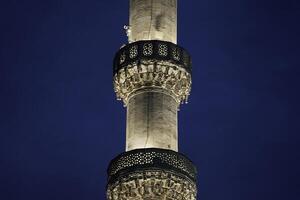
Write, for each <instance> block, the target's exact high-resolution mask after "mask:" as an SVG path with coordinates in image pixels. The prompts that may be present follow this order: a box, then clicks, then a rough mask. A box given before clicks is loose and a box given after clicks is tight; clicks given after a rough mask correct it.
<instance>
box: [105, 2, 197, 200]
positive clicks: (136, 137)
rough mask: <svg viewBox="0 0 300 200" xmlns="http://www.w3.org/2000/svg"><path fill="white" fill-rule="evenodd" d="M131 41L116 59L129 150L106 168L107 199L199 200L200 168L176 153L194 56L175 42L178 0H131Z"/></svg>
mask: <svg viewBox="0 0 300 200" xmlns="http://www.w3.org/2000/svg"><path fill="white" fill-rule="evenodd" d="M126 29H127V35H128V40H129V43H128V44H127V45H125V46H123V47H122V48H121V49H120V50H119V51H118V52H117V53H116V56H115V59H114V68H113V75H114V78H113V79H114V89H115V92H116V95H117V98H118V99H119V100H122V101H123V102H124V105H125V106H126V107H127V128H126V152H124V153H122V154H121V155H119V156H118V157H116V158H115V159H113V160H112V161H111V163H110V165H109V168H108V185H107V198H108V199H109V200H123V199H124V200H125V199H126V200H127V199H129V200H144V199H147V200H168V199H170V200H171V199H182V200H194V199H196V193H197V189H196V168H195V167H194V165H193V164H192V162H191V161H190V160H189V159H188V158H187V157H185V156H184V155H182V154H180V153H178V152H177V151H178V133H177V112H178V108H179V105H180V104H181V103H184V102H186V101H187V98H188V96H189V93H190V90H191V58H190V56H189V54H188V52H187V51H186V50H185V49H183V48H182V47H180V46H178V45H177V44H176V43H177V0H130V18H129V26H126Z"/></svg>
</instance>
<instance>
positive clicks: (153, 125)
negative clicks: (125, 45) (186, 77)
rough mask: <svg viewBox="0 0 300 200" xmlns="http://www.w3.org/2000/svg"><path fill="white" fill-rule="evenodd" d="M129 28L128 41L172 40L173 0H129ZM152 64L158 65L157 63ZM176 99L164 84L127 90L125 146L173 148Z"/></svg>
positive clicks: (174, 25)
mask: <svg viewBox="0 0 300 200" xmlns="http://www.w3.org/2000/svg"><path fill="white" fill-rule="evenodd" d="M129 28H130V29H129V32H128V40H129V42H136V41H141V40H161V41H168V42H172V43H175V44H176V43H177V2H176V0H168V1H162V0H130V18H129ZM144 64H145V66H142V67H144V68H145V69H146V68H153V67H154V65H153V64H154V63H151V64H148V65H147V64H146V63H144ZM156 67H157V68H161V66H159V64H157V65H156ZM146 70H147V69H146ZM150 73H151V72H150ZM148 74H149V72H148ZM151 81H152V80H151ZM178 103H179V102H178V99H176V97H174V95H172V93H170V91H168V89H166V88H163V89H157V88H154V87H152V88H147V89H140V90H139V91H137V92H134V93H133V94H130V97H129V98H128V103H127V129H126V150H127V151H129V150H133V149H139V148H150V147H153V148H162V149H171V150H174V151H177V150H178V141H177V138H178V137H177V110H178Z"/></svg>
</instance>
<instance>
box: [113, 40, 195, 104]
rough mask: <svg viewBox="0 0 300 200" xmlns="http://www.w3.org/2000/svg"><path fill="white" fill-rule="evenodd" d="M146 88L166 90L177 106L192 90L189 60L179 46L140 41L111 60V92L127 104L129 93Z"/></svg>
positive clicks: (161, 42) (185, 99) (129, 45)
mask: <svg viewBox="0 0 300 200" xmlns="http://www.w3.org/2000/svg"><path fill="white" fill-rule="evenodd" d="M145 87H148V88H149V87H150V88H151V87H153V88H162V89H165V90H168V91H169V92H170V93H171V94H172V95H173V96H174V98H175V99H176V101H177V102H178V103H183V102H187V100H188V96H189V94H190V90H191V59H190V56H189V54H188V53H187V52H186V51H185V50H184V49H183V48H181V47H179V46H177V45H175V44H173V43H170V42H165V41H156V40H153V41H139V42H134V43H131V44H128V45H126V46H125V47H123V48H121V49H120V50H119V52H118V53H117V54H116V56H115V59H114V89H115V92H116V95H117V98H118V99H119V100H123V101H124V104H125V105H127V102H128V97H129V96H130V94H131V93H133V92H135V91H137V90H139V89H141V88H145Z"/></svg>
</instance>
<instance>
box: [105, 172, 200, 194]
mask: <svg viewBox="0 0 300 200" xmlns="http://www.w3.org/2000/svg"><path fill="white" fill-rule="evenodd" d="M196 193H197V188H196V185H195V183H194V182H193V181H190V180H189V179H188V178H185V177H184V176H182V177H181V176H180V175H179V174H177V173H176V174H174V173H172V172H169V171H165V170H148V171H135V172H133V173H131V174H128V175H125V176H123V177H120V178H119V180H117V181H116V182H115V183H113V184H109V185H108V187H107V199H108V200H145V199H147V200H195V199H196Z"/></svg>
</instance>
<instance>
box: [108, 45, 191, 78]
mask: <svg viewBox="0 0 300 200" xmlns="http://www.w3.org/2000/svg"><path fill="white" fill-rule="evenodd" d="M143 60H156V61H167V62H169V63H172V64H174V65H177V66H179V67H181V68H183V69H185V70H186V71H187V72H189V73H191V71H192V68H191V66H192V63H191V57H190V55H189V54H188V52H187V51H186V50H185V49H183V48H182V47H180V46H178V45H176V44H173V43H171V42H166V41H159V40H142V41H138V42H133V43H130V44H128V45H126V46H124V47H122V48H121V49H120V50H119V51H118V52H117V53H116V55H115V58H114V67H113V74H114V75H115V74H116V73H117V72H118V71H119V70H120V69H122V68H124V67H127V66H129V65H132V64H134V63H135V64H138V63H139V62H140V61H143Z"/></svg>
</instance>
